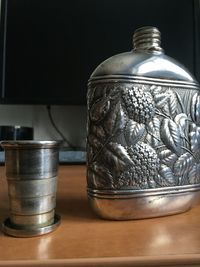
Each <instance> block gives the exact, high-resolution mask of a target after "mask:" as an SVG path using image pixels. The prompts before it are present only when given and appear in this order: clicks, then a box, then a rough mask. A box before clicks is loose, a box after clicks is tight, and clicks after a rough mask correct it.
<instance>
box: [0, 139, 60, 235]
mask: <svg viewBox="0 0 200 267" xmlns="http://www.w3.org/2000/svg"><path fill="white" fill-rule="evenodd" d="M59 144H60V143H59V142H58V141H3V142H1V146H2V147H3V148H4V150H5V168H6V178H7V183H8V195H9V202H10V203H9V206H10V217H9V218H8V219H7V220H6V221H5V222H4V224H3V230H4V232H6V233H7V234H9V235H13V236H35V235H41V234H44V233H47V232H50V231H52V230H53V229H54V228H55V227H56V226H57V225H58V222H59V217H58V216H57V215H55V207H56V191H57V173H58V159H59Z"/></svg>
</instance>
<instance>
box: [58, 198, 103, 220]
mask: <svg viewBox="0 0 200 267" xmlns="http://www.w3.org/2000/svg"><path fill="white" fill-rule="evenodd" d="M56 210H57V212H58V213H59V214H60V215H61V216H62V214H63V215H64V216H66V217H67V219H68V220H70V219H71V220H74V219H77V218H78V219H79V220H81V221H88V220H91V219H92V220H97V219H98V217H97V216H96V215H95V214H94V212H93V211H92V209H91V207H90V206H89V203H88V201H87V199H83V198H81V197H80V198H79V197H72V198H58V199H57V208H56Z"/></svg>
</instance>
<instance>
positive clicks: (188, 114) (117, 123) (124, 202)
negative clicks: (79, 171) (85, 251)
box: [87, 50, 200, 220]
mask: <svg viewBox="0 0 200 267" xmlns="http://www.w3.org/2000/svg"><path fill="white" fill-rule="evenodd" d="M199 148H200V94H199V86H198V83H197V82H196V81H195V79H194V78H193V77H192V75H191V74H190V73H189V72H188V71H187V70H186V69H185V68H184V67H182V66H181V65H180V64H179V63H177V62H176V61H174V60H173V59H171V58H169V57H167V56H165V55H164V54H163V52H160V51H158V50H157V51H153V52H152V51H151V52H149V51H138V50H136V51H132V52H130V53H123V54H120V55H117V56H114V57H112V58H110V59H108V60H107V61H105V62H103V63H102V64H101V65H100V66H99V67H97V69H96V70H95V71H94V73H93V74H92V76H91V78H90V80H89V83H88V136H87V186H88V187H87V192H88V197H89V202H90V204H91V206H92V207H93V209H94V210H95V211H96V213H97V214H98V215H100V216H101V217H103V218H106V219H115V220H127V219H138V218H149V217H157V216H164V215H169V214H175V213H180V212H184V211H186V210H188V209H189V208H191V207H192V206H193V205H195V204H196V203H197V202H199V201H200V191H199V190H200V152H199V151H200V150H199Z"/></svg>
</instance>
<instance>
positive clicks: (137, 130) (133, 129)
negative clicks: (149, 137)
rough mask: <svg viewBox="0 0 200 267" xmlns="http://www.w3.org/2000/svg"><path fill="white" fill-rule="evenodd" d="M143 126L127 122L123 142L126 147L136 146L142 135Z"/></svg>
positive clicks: (131, 121) (134, 122)
mask: <svg viewBox="0 0 200 267" xmlns="http://www.w3.org/2000/svg"><path fill="white" fill-rule="evenodd" d="M144 132H145V126H144V124H141V123H138V122H136V121H133V120H129V122H128V123H127V125H126V128H125V140H126V142H127V145H128V146H131V145H134V144H136V143H137V142H138V141H139V140H140V139H141V138H142V136H143V135H144Z"/></svg>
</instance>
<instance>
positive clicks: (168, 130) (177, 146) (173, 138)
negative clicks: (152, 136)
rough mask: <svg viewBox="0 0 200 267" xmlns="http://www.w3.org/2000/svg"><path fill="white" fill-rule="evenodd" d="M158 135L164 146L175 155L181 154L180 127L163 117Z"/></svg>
mask: <svg viewBox="0 0 200 267" xmlns="http://www.w3.org/2000/svg"><path fill="white" fill-rule="evenodd" d="M160 136H161V140H162V141H163V143H164V144H165V145H166V147H167V148H168V149H170V150H172V151H173V152H174V153H176V154H177V155H180V154H181V135H180V129H179V127H178V126H177V125H176V123H175V122H174V121H173V120H171V119H163V120H162V123H161V128H160Z"/></svg>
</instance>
